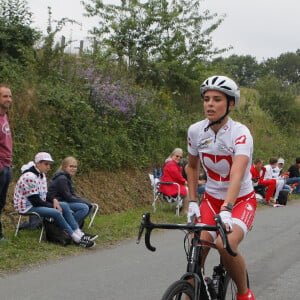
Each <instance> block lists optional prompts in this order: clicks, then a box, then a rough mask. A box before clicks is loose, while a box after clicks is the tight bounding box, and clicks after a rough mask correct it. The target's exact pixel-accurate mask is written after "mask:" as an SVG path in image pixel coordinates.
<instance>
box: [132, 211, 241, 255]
mask: <svg viewBox="0 0 300 300" xmlns="http://www.w3.org/2000/svg"><path fill="white" fill-rule="evenodd" d="M214 220H215V221H216V225H204V224H159V223H152V222H151V220H150V213H149V212H145V213H143V216H142V222H141V225H140V229H139V233H138V238H137V241H136V243H137V244H139V243H140V240H141V237H142V234H143V231H144V228H146V233H145V245H146V247H147V248H148V249H149V250H150V251H153V252H154V251H155V250H156V248H155V247H153V246H152V245H151V242H150V236H151V232H152V230H153V229H156V228H160V229H180V230H188V231H192V232H195V231H202V230H206V231H219V233H220V236H221V239H222V242H223V246H224V249H226V250H227V252H228V253H229V254H230V255H232V256H237V253H236V252H235V251H233V250H232V249H231V247H230V245H229V242H228V238H227V234H228V233H227V231H226V228H225V225H224V223H223V222H222V220H221V217H220V216H219V215H215V216H214Z"/></svg>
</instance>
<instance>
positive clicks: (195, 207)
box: [187, 201, 200, 223]
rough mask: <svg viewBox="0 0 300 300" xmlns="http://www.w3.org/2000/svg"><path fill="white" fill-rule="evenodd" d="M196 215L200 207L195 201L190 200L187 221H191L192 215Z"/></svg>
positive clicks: (197, 215)
mask: <svg viewBox="0 0 300 300" xmlns="http://www.w3.org/2000/svg"><path fill="white" fill-rule="evenodd" d="M194 215H195V216H196V218H199V217H200V208H199V205H198V203H197V202H195V201H190V203H189V210H188V215H187V221H188V223H191V222H192V217H193V216H194Z"/></svg>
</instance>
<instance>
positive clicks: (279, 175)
mask: <svg viewBox="0 0 300 300" xmlns="http://www.w3.org/2000/svg"><path fill="white" fill-rule="evenodd" d="M283 167H284V159H283V158H281V157H280V158H278V162H277V166H275V167H273V176H272V178H274V179H282V180H284V186H283V188H282V189H283V190H288V191H289V192H291V191H292V189H291V187H290V186H289V185H288V184H286V180H287V179H288V178H289V172H283Z"/></svg>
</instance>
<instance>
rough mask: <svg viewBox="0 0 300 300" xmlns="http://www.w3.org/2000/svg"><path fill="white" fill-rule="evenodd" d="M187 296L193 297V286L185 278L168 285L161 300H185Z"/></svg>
mask: <svg viewBox="0 0 300 300" xmlns="http://www.w3.org/2000/svg"><path fill="white" fill-rule="evenodd" d="M187 296H188V297H189V298H190V299H191V300H193V299H194V298H195V293H194V288H193V286H192V285H191V284H190V283H189V282H187V281H186V280H178V281H175V282H174V283H173V284H171V285H170V286H169V287H168V289H167V290H166V291H165V293H164V295H163V296H162V298H161V300H172V299H175V300H180V299H181V300H186V299H189V298H187Z"/></svg>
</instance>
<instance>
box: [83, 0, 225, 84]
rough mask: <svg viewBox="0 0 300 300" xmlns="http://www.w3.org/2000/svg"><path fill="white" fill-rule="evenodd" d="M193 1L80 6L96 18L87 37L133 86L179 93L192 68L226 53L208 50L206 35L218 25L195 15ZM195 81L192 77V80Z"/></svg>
mask: <svg viewBox="0 0 300 300" xmlns="http://www.w3.org/2000/svg"><path fill="white" fill-rule="evenodd" d="M201 2H202V1H199V0H173V1H167V0H148V1H139V0H123V1H121V4H120V5H115V4H104V3H103V2H102V1H99V0H91V1H90V3H86V2H85V9H86V11H87V15H88V16H97V17H98V18H99V26H98V27H95V28H94V29H93V31H92V34H93V35H94V37H96V38H97V39H98V40H99V43H100V44H101V45H102V47H103V48H102V50H103V51H106V53H107V54H108V55H109V56H110V57H111V58H112V59H116V61H117V62H118V64H119V66H121V65H124V64H125V65H126V66H128V67H129V70H131V71H132V72H133V73H134V74H135V76H136V80H137V82H138V83H144V82H148V83H152V84H153V85H154V86H156V87H161V86H165V87H166V86H167V87H169V88H170V89H171V90H174V89H178V88H179V89H180V90H184V89H185V88H186V86H187V85H188V83H189V81H190V80H192V79H193V74H194V73H195V72H194V68H195V65H197V64H198V63H199V61H203V60H206V59H207V58H208V57H210V56H211V55H214V54H217V53H222V52H224V51H225V50H226V49H219V50H218V49H214V48H213V44H212V39H211V37H210V34H211V33H212V32H213V31H214V30H216V29H217V27H218V26H219V25H220V24H221V22H222V21H223V19H222V18H218V19H217V20H216V21H214V19H215V18H216V17H217V15H216V14H211V13H210V12H209V11H202V10H201ZM197 75H198V74H197Z"/></svg>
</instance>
